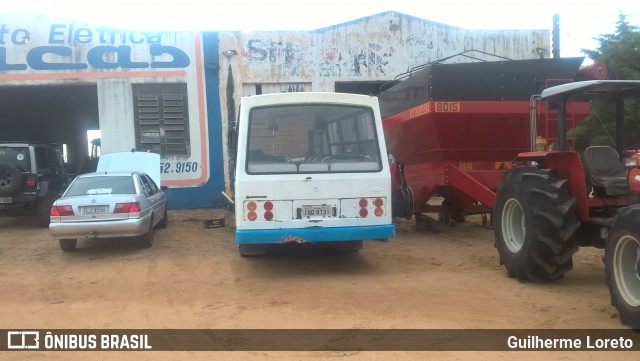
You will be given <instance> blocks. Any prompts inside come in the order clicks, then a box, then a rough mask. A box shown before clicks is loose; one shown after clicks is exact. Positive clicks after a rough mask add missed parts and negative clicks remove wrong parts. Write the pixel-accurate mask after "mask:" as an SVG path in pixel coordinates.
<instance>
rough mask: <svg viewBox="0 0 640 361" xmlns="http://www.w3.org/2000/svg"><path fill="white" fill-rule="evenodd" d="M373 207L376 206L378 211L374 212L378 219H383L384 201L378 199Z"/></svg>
mask: <svg viewBox="0 0 640 361" xmlns="http://www.w3.org/2000/svg"><path fill="white" fill-rule="evenodd" d="M373 205H374V206H376V209H375V210H374V211H373V214H375V215H376V217H382V215H383V214H384V210H383V209H382V206H383V205H384V201H383V200H382V198H376V200H375V201H373Z"/></svg>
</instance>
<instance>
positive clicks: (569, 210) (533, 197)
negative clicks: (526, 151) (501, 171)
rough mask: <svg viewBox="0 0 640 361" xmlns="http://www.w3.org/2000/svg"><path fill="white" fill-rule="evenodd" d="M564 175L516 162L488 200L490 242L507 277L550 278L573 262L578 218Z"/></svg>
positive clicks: (551, 279) (549, 279)
mask: <svg viewBox="0 0 640 361" xmlns="http://www.w3.org/2000/svg"><path fill="white" fill-rule="evenodd" d="M575 203H576V199H575V198H574V197H572V196H571V194H570V192H569V188H568V186H567V181H566V180H564V179H560V178H558V176H557V175H556V173H555V171H553V170H550V169H537V168H535V167H521V168H516V169H514V170H511V171H509V172H507V173H506V174H505V176H504V179H503V182H502V183H501V184H500V186H499V187H498V190H497V197H496V201H495V203H494V205H493V227H494V237H495V243H494V246H495V247H496V248H497V249H498V253H499V255H500V264H504V265H505V267H506V269H507V274H508V275H509V277H517V278H518V280H519V281H521V282H524V281H536V282H548V281H555V280H558V279H560V278H562V276H564V274H565V273H566V272H568V271H569V270H571V268H572V267H573V260H572V256H573V254H574V253H575V252H576V251H577V250H578V248H579V244H578V240H577V238H576V237H575V233H576V231H577V230H578V228H580V220H579V219H578V217H577V215H576V212H575Z"/></svg>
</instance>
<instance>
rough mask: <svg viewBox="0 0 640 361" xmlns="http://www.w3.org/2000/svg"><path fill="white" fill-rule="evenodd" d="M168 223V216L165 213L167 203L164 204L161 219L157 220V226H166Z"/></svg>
mask: <svg viewBox="0 0 640 361" xmlns="http://www.w3.org/2000/svg"><path fill="white" fill-rule="evenodd" d="M168 224H169V216H168V215H167V205H165V206H164V214H163V215H162V219H161V220H160V222H158V228H167V225H168Z"/></svg>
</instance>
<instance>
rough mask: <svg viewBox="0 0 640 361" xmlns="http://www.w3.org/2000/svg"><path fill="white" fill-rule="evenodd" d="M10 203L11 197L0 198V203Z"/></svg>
mask: <svg viewBox="0 0 640 361" xmlns="http://www.w3.org/2000/svg"><path fill="white" fill-rule="evenodd" d="M12 201H13V199H11V197H0V203H11V202H12Z"/></svg>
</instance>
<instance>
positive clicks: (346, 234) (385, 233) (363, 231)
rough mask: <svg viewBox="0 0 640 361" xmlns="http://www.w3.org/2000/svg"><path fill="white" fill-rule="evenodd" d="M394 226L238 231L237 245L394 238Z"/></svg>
mask: <svg viewBox="0 0 640 361" xmlns="http://www.w3.org/2000/svg"><path fill="white" fill-rule="evenodd" d="M395 233H396V227H395V226H394V225H393V224H384V225H378V226H360V227H327V228H319V227H314V228H286V229H247V230H236V243H238V244H258V243H290V242H295V243H305V242H340V241H360V240H367V239H386V238H393V236H395Z"/></svg>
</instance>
